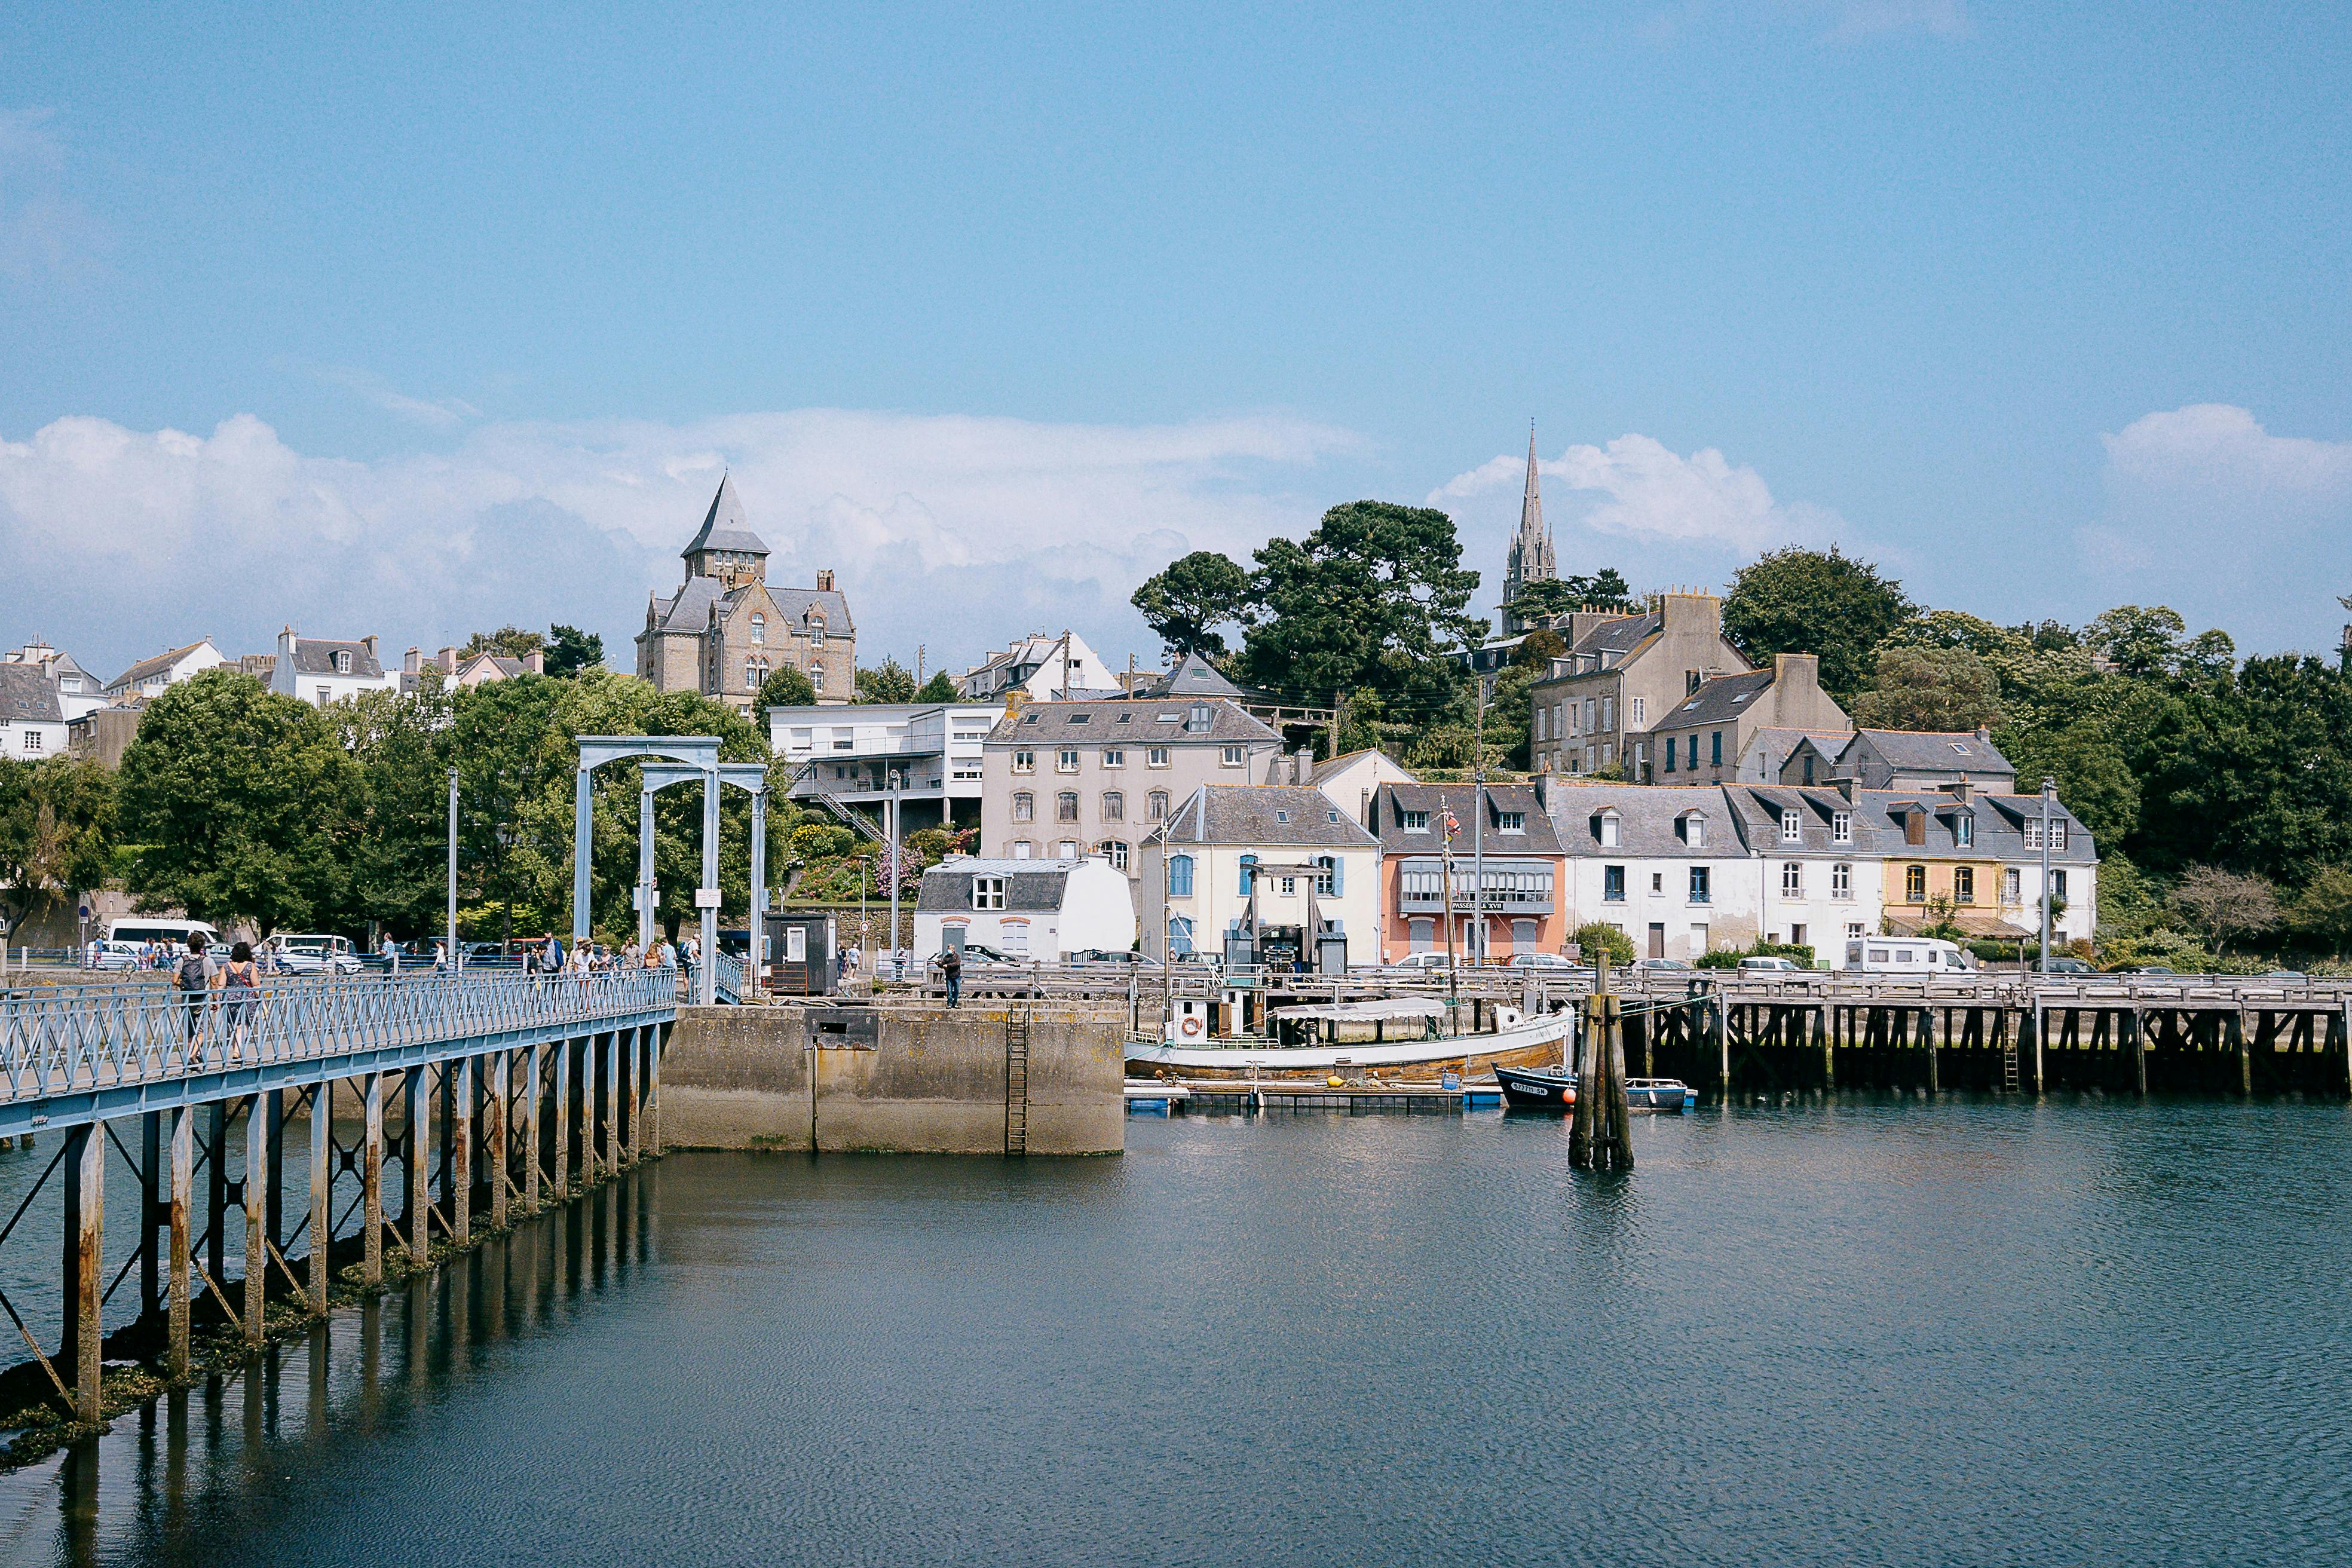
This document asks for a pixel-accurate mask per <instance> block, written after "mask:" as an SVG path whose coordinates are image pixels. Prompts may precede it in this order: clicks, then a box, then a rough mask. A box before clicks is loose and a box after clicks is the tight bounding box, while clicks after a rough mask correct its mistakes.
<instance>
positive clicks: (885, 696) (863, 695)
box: [851, 658, 915, 702]
mask: <svg viewBox="0 0 2352 1568" xmlns="http://www.w3.org/2000/svg"><path fill="white" fill-rule="evenodd" d="M851 700H853V701H856V702H912V701H913V700H915V677H914V675H913V674H912V672H910V671H909V670H908V668H907V667H906V666H905V665H903V664H900V663H899V662H898V660H897V659H895V658H886V659H884V660H883V661H882V662H881V663H880V664H870V665H867V666H866V668H863V669H861V670H859V671H858V672H857V695H856V697H855V698H853V699H851Z"/></svg>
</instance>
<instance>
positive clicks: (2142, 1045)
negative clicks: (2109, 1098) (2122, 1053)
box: [2123, 1007, 2147, 1100]
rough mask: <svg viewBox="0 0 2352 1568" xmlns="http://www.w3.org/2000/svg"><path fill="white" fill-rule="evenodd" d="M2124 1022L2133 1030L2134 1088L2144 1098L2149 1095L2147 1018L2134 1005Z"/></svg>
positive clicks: (2125, 1025) (2126, 1026)
mask: <svg viewBox="0 0 2352 1568" xmlns="http://www.w3.org/2000/svg"><path fill="white" fill-rule="evenodd" d="M2123 1024H2124V1027H2125V1028H2126V1029H2129V1030H2130V1031H2131V1058H2132V1088H2133V1089H2134V1090H2135V1091H2136V1092H2137V1093H2138V1095H2139V1096H2140V1098H2142V1099H2143V1100H2144V1099H2146V1098H2147V1016H2146V1015H2145V1014H2143V1013H2142V1012H2141V1011H2140V1010H2139V1009H2138V1008H2137V1007H2134V1008H2133V1009H2132V1010H2131V1011H2130V1012H2129V1013H2128V1014H2127V1015H2126V1016H2125V1018H2124V1020H2123Z"/></svg>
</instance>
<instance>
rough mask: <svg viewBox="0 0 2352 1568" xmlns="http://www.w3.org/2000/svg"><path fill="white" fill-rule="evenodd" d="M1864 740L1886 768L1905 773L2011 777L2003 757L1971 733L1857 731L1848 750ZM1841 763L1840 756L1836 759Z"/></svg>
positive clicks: (1966, 731) (1985, 741) (2009, 765)
mask: <svg viewBox="0 0 2352 1568" xmlns="http://www.w3.org/2000/svg"><path fill="white" fill-rule="evenodd" d="M1864 740H1867V741H1868V742H1869V743H1870V750H1871V751H1873V752H1876V753H1877V755H1878V757H1879V758H1880V760H1881V761H1883V762H1885V763H1886V764H1887V765H1888V766H1890V767H1893V768H1896V769H1900V770H1904V771H1906V772H1915V771H1916V772H1927V771H1929V770H1935V771H1940V772H1945V773H2016V772H2017V769H2016V768H2014V767H2013V766H2011V763H2010V761H2009V759H2008V758H2007V757H2004V756H2002V755H2001V754H2000V752H1998V751H1996V750H1995V749H1994V747H1993V743H1992V742H1990V741H1988V740H1985V739H1984V738H1983V737H1981V736H1979V734H1977V732H1976V731H1973V730H1955V731H1948V732H1947V731H1940V730H1857V731H1854V734H1853V741H1850V742H1847V745H1848V747H1849V748H1851V747H1853V745H1855V744H1858V743H1859V742H1863V741H1864ZM1838 761H1839V762H1840V763H1843V762H1844V761H1845V758H1844V756H1843V754H1841V755H1840V757H1839V758H1838Z"/></svg>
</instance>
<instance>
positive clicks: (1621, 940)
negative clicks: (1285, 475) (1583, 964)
mask: <svg viewBox="0 0 2352 1568" xmlns="http://www.w3.org/2000/svg"><path fill="white" fill-rule="evenodd" d="M1574 941H1575V942H1576V945H1577V946H1578V947H1579V948H1580V949H1581V950H1582V951H1583V952H1584V956H1585V958H1586V960H1587V961H1588V962H1589V961H1591V960H1592V959H1594V958H1597V957H1599V956H1600V955H1601V954H1602V953H1604V952H1605V953H1607V954H1608V955H1609V962H1610V963H1614V964H1617V965H1619V966H1621V967H1622V966H1623V965H1625V964H1628V963H1633V938H1632V937H1630V936H1627V935H1626V934H1625V933H1624V932H1623V931H1619V930H1618V929H1617V928H1616V927H1615V926H1612V925H1610V924H1609V923H1607V922H1606V921H1592V922H1591V924H1589V925H1580V926H1579V927H1577V928H1576V936H1575V938H1574Z"/></svg>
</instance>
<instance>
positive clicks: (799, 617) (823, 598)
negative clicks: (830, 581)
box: [761, 583, 857, 637]
mask: <svg viewBox="0 0 2352 1568" xmlns="http://www.w3.org/2000/svg"><path fill="white" fill-rule="evenodd" d="M761 586H763V587H765V588H766V589H767V590H768V597H770V598H771V599H773V600H774V601H775V602H776V609H777V612H778V613H779V614H781V615H782V616H783V617H784V618H785V619H787V620H789V621H791V622H792V623H793V625H794V626H800V625H802V624H803V623H804V622H806V621H807V619H808V613H809V610H810V608H811V606H814V607H816V608H819V609H822V610H823V611H824V635H825V636H827V637H849V636H852V635H854V634H855V633H856V630H857V627H856V626H854V625H852V624H851V622H850V619H849V601H848V600H847V599H845V598H844V597H843V596H842V594H841V590H840V589H838V588H780V587H778V586H776V584H773V583H766V584H761Z"/></svg>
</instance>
